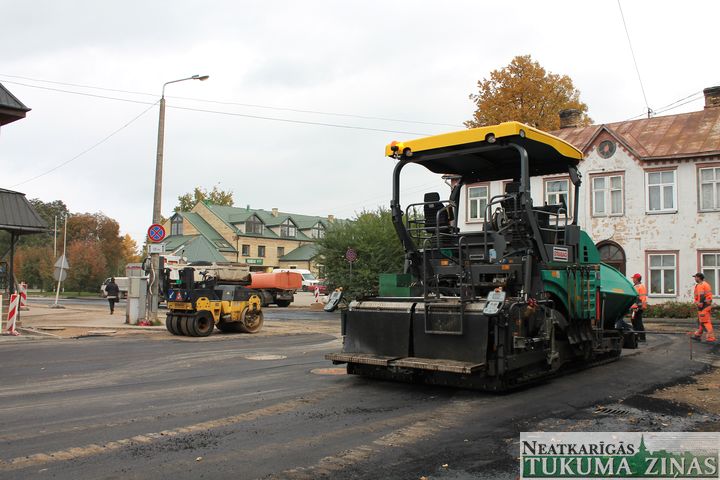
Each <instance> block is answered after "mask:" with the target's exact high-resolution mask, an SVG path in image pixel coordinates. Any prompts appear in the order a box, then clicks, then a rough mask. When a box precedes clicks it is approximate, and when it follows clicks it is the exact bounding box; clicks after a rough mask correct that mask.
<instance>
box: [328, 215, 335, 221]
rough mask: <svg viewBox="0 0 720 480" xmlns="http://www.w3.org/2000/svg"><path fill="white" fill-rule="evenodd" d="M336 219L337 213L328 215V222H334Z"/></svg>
mask: <svg viewBox="0 0 720 480" xmlns="http://www.w3.org/2000/svg"><path fill="white" fill-rule="evenodd" d="M334 221H335V215H328V222H330V223H333V222H334Z"/></svg>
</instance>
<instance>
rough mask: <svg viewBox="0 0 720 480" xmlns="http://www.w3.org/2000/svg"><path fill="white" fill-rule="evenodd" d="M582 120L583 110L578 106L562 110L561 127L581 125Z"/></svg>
mask: <svg viewBox="0 0 720 480" xmlns="http://www.w3.org/2000/svg"><path fill="white" fill-rule="evenodd" d="M581 122H582V112H581V111H580V110H578V109H577V108H568V109H566V110H560V128H575V127H579V126H580V123H581Z"/></svg>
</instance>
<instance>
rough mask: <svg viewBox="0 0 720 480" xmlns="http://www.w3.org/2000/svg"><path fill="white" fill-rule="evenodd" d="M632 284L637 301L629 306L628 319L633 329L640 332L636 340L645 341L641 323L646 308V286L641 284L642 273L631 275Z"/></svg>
mask: <svg viewBox="0 0 720 480" xmlns="http://www.w3.org/2000/svg"><path fill="white" fill-rule="evenodd" d="M632 281H633V285H634V286H635V291H636V292H637V295H638V298H637V301H636V302H635V303H634V304H633V306H632V307H630V308H631V314H630V320H631V321H632V326H633V330H635V331H636V332H642V333H639V334H638V341H640V342H644V341H645V325H643V321H642V317H643V313H644V312H645V310H647V288H646V287H645V285H643V284H642V275H640V274H639V273H636V274H635V275H633V276H632Z"/></svg>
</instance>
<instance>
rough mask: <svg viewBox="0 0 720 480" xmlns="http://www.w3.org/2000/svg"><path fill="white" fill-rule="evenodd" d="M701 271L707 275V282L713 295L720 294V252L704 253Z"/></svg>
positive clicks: (702, 254) (701, 259) (701, 255)
mask: <svg viewBox="0 0 720 480" xmlns="http://www.w3.org/2000/svg"><path fill="white" fill-rule="evenodd" d="M700 271H701V272H702V273H703V275H705V281H706V282H708V283H709V284H710V286H711V287H712V291H713V293H714V294H715V295H718V294H720V252H702V253H701V254H700Z"/></svg>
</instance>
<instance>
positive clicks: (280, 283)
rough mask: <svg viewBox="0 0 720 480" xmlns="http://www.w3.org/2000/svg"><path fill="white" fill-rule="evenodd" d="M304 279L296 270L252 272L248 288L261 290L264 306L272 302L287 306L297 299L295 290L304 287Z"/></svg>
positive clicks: (279, 305)
mask: <svg viewBox="0 0 720 480" xmlns="http://www.w3.org/2000/svg"><path fill="white" fill-rule="evenodd" d="M302 280H303V278H302V275H300V274H299V273H294V272H274V273H251V274H250V285H248V288H252V289H253V290H257V291H258V292H260V299H261V300H262V306H263V307H264V306H266V305H269V304H271V303H274V304H276V305H277V306H278V307H287V306H288V305H290V304H291V303H292V302H293V300H294V299H295V297H294V295H295V290H299V289H301V288H302Z"/></svg>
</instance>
